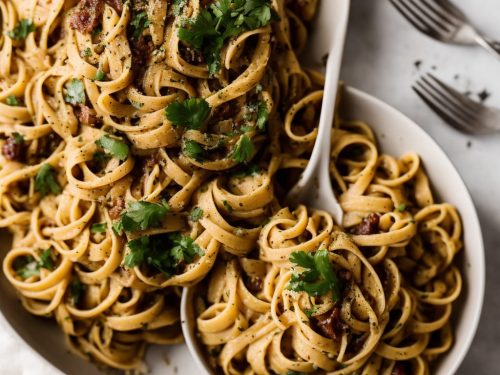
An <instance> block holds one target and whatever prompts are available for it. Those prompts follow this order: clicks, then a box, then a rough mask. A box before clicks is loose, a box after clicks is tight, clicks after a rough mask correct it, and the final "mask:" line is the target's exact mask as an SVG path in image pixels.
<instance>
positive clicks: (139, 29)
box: [130, 12, 150, 39]
mask: <svg viewBox="0 0 500 375" xmlns="http://www.w3.org/2000/svg"><path fill="white" fill-rule="evenodd" d="M149 24H150V22H149V19H148V14H147V13H146V12H140V13H137V14H136V15H135V16H134V17H133V18H132V21H130V27H131V29H132V38H133V39H139V38H140V36H141V35H142V33H143V31H144V29H146V27H149Z"/></svg>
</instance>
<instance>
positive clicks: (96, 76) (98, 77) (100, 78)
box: [94, 69, 106, 81]
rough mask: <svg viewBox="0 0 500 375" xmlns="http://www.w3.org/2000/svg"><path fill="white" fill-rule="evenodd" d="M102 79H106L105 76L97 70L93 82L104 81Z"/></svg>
mask: <svg viewBox="0 0 500 375" xmlns="http://www.w3.org/2000/svg"><path fill="white" fill-rule="evenodd" d="M104 78H106V74H105V73H104V72H103V71H102V70H101V69H99V70H98V71H97V73H96V74H95V78H94V80H95V81H104Z"/></svg>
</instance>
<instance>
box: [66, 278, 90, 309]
mask: <svg viewBox="0 0 500 375" xmlns="http://www.w3.org/2000/svg"><path fill="white" fill-rule="evenodd" d="M85 289H87V286H86V285H85V284H83V283H82V282H81V281H80V279H73V281H72V282H71V284H69V296H70V298H71V300H72V302H73V304H74V305H76V304H78V302H80V299H81V298H82V296H83V293H85Z"/></svg>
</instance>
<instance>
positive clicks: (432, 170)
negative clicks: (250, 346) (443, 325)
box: [181, 88, 485, 375]
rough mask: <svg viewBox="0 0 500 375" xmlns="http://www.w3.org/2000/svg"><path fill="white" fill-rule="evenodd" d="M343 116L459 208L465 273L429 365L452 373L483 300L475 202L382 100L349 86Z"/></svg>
mask: <svg viewBox="0 0 500 375" xmlns="http://www.w3.org/2000/svg"><path fill="white" fill-rule="evenodd" d="M343 100H344V105H343V107H342V111H343V118H345V119H350V120H363V121H365V122H367V123H368V124H369V125H370V126H371V127H372V129H373V130H374V131H375V133H376V135H377V139H378V142H379V146H380V148H381V149H382V152H384V153H387V154H390V155H395V156H400V155H402V154H404V153H406V152H408V151H414V152H416V153H418V154H419V155H420V157H421V158H422V161H423V164H424V168H425V170H426V172H427V173H428V175H429V179H430V181H431V185H432V187H433V189H434V191H435V193H436V195H437V198H438V199H439V200H441V201H446V202H449V203H451V204H453V205H454V206H456V207H457V209H458V211H459V212H460V215H461V217H462V222H463V228H464V238H463V241H464V249H463V250H462V251H461V252H460V253H459V254H458V255H457V258H458V262H459V266H460V269H461V271H462V275H463V290H462V294H461V296H460V298H459V299H458V301H456V302H455V304H454V306H453V315H452V321H453V334H454V344H453V346H452V348H451V350H450V351H449V352H448V353H446V354H444V355H443V356H442V357H441V358H440V359H439V360H438V361H437V363H436V365H435V366H434V367H433V374H435V375H451V374H454V373H455V371H456V370H457V369H458V367H459V366H460V363H461V362H462V360H463V358H464V357H465V354H466V353H467V351H468V349H469V346H470V344H471V342H472V339H473V338H474V334H475V333H476V329H477V325H478V323H479V318H480V315H481V308H482V305H483V297H484V283H485V270H484V246H483V237H482V234H481V227H480V225H479V220H478V217H477V213H476V210H475V208H474V204H473V202H472V199H471V196H470V194H469V192H468V191H467V188H466V186H465V184H464V182H463V181H462V179H461V177H460V175H459V174H458V172H457V171H456V169H455V167H454V166H453V164H452V163H451V161H450V159H448V157H447V156H446V154H445V153H444V152H443V150H442V149H441V148H440V147H439V145H438V144H437V143H436V142H435V141H434V140H433V139H432V138H431V137H430V136H429V135H428V134H427V133H426V132H424V131H423V130H422V128H420V127H419V126H418V125H417V124H415V123H414V122H413V121H412V120H410V119H409V118H408V117H406V116H404V115H403V114H401V113H400V112H398V111H397V110H395V109H394V108H392V107H390V106H389V105H387V104H385V103H384V102H382V101H380V100H378V99H376V98H374V97H373V96H370V95H368V94H366V93H364V92H362V91H359V90H357V89H354V88H347V90H346V92H345V97H344V99H343ZM192 293H193V288H191V289H186V290H184V293H183V296H182V302H181V320H182V321H183V326H182V329H183V332H184V337H185V340H186V343H187V345H188V348H189V350H190V351H191V354H192V355H193V357H194V358H195V361H196V362H197V363H198V365H199V366H200V369H201V371H203V373H204V374H205V373H209V372H210V369H209V368H208V366H207V365H206V364H205V359H204V356H203V354H202V351H201V348H200V346H199V344H198V341H197V339H196V335H195V327H194V326H195V321H194V318H193V312H192V305H191V303H190V302H191V301H192V299H191V295H192Z"/></svg>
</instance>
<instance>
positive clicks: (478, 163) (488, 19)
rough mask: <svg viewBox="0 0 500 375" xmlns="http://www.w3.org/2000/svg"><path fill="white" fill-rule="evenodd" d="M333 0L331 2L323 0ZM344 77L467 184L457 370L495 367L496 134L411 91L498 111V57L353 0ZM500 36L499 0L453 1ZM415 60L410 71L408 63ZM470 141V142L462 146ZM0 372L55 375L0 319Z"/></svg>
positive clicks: (499, 308)
mask: <svg viewBox="0 0 500 375" xmlns="http://www.w3.org/2000/svg"><path fill="white" fill-rule="evenodd" d="M323 1H334V0H323ZM352 1H353V3H352V10H351V20H350V27H349V33H348V40H347V44H346V54H345V58H344V68H343V73H342V77H343V79H344V80H345V81H346V82H347V83H349V84H351V85H353V86H356V87H358V88H361V89H363V90H365V91H367V92H369V93H371V94H374V95H375V96H377V97H379V98H381V99H383V100H385V101H386V102H388V103H389V104H391V105H393V106H394V107H396V108H398V109H399V110H401V111H402V112H403V113H405V114H406V115H408V116H409V117H411V118H412V119H413V120H415V121H416V122H417V123H418V124H420V125H421V126H422V127H423V128H424V129H425V130H426V131H427V132H428V133H430V134H431V135H432V136H433V137H434V138H435V139H436V140H437V142H438V143H439V144H440V145H441V146H442V147H443V148H444V150H445V151H446V152H447V154H448V155H449V156H450V158H451V160H452V161H453V162H454V164H455V165H456V167H457V168H458V170H459V172H460V173H461V175H462V176H463V178H464V180H465V182H466V184H467V186H468V187H469V189H470V191H471V193H472V196H473V198H474V201H475V203H476V206H477V209H478V211H479V216H480V220H481V223H482V226H483V232H484V237H485V244H486V257H487V263H486V264H487V284H486V285H487V286H486V296H485V305H484V310H483V316H482V320H481V323H480V326H479V331H478V334H477V335H476V339H475V340H474V343H473V346H472V348H471V350H470V352H469V354H468V356H467V358H466V359H465V362H464V363H463V365H462V367H461V369H460V370H459V372H458V374H463V375H466V374H472V373H474V374H475V375H483V374H484V375H492V374H497V373H499V372H500V365H499V360H498V358H499V356H500V322H499V321H498V317H499V316H500V299H499V298H498V290H500V272H499V271H498V270H499V269H500V253H499V251H500V250H499V249H500V236H498V232H499V231H500V168H499V167H500V162H499V160H500V134H498V135H491V136H483V137H471V136H466V135H463V134H460V133H458V132H456V131H454V130H452V129H451V128H449V127H447V126H446V125H445V124H444V123H443V122H442V121H441V120H440V119H439V118H438V117H436V116H435V115H434V114H433V113H432V112H431V111H430V110H429V109H428V108H427V107H426V106H425V105H424V104H423V103H422V102H421V101H420V99H419V98H418V97H417V96H416V95H415V94H414V93H413V91H412V90H411V88H410V86H411V83H412V82H413V81H414V80H415V79H416V78H417V77H418V74H419V73H422V72H426V71H433V72H434V73H435V75H437V76H438V77H441V78H443V79H445V80H446V81H448V82H450V83H453V84H455V85H456V86H457V87H458V88H459V89H461V90H463V91H471V92H472V95H476V94H477V93H479V92H481V91H482V90H483V89H486V90H487V91H488V92H490V93H491V94H492V95H491V97H490V98H489V99H488V100H487V103H488V104H491V105H496V106H497V107H499V108H500V59H498V60H497V59H495V58H493V57H492V56H490V55H488V54H487V53H486V52H484V51H482V50H481V49H479V48H465V47H455V46H447V45H443V44H440V43H438V42H435V41H433V40H430V39H428V38H427V37H425V36H423V35H421V34H419V33H418V32H416V31H415V30H414V29H412V28H411V27H410V26H409V24H408V23H407V22H406V21H405V20H403V19H402V18H401V17H400V16H399V14H398V13H397V12H396V11H395V10H394V9H393V8H392V6H391V5H390V4H389V1H387V0H352ZM455 1H456V3H458V4H460V6H462V8H463V9H464V10H466V12H467V13H468V14H469V15H470V17H471V19H473V20H474V21H475V22H476V23H477V24H478V25H481V27H482V29H483V30H484V31H485V32H487V33H489V34H490V35H492V36H496V37H497V38H498V39H499V40H500V26H499V24H498V17H499V14H500V1H498V0H480V1H479V0H474V1H473V0H455ZM418 60H420V61H422V63H421V66H420V68H419V69H417V68H416V67H415V66H414V62H415V61H418ZM468 145H469V146H468ZM0 369H1V370H0V373H2V374H5V375H19V374H37V375H45V374H47V375H48V374H56V373H58V372H57V371H56V370H54V369H53V368H52V367H50V365H48V364H47V363H46V362H45V361H44V360H42V359H41V358H40V357H38V356H37V355H36V354H35V353H33V352H31V350H30V349H29V348H28V347H27V346H26V344H24V342H22V341H21V340H20V339H19V338H18V337H17V336H16V335H15V334H14V333H13V332H12V331H11V329H10V327H7V326H6V323H5V322H4V320H3V319H0Z"/></svg>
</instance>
